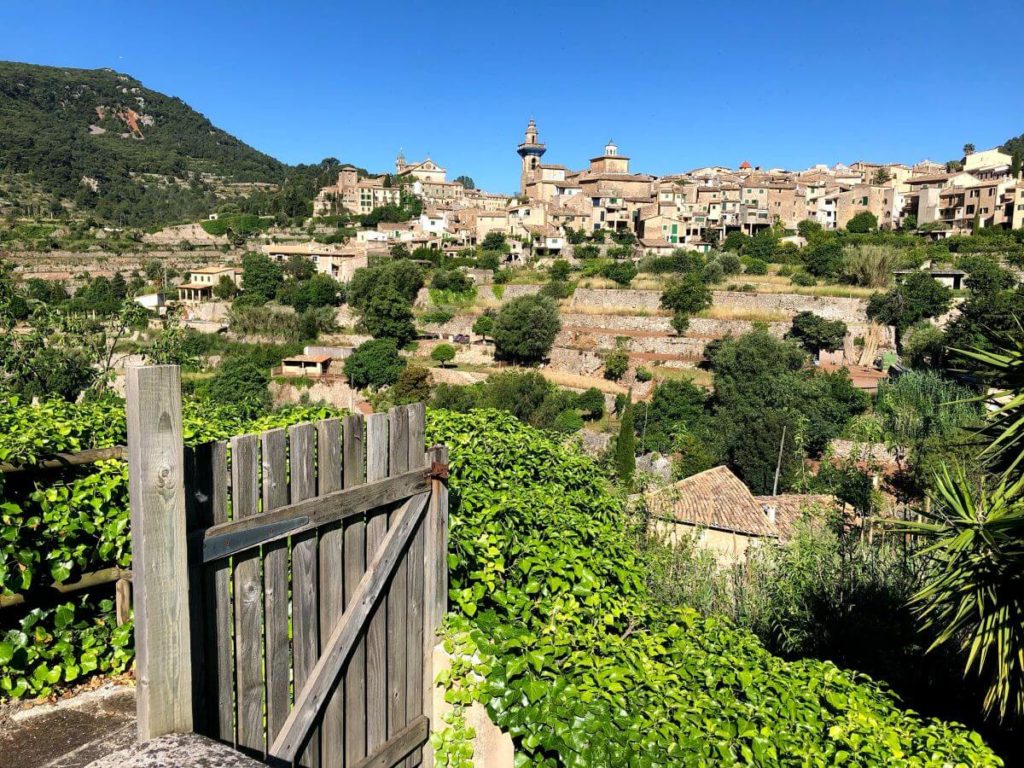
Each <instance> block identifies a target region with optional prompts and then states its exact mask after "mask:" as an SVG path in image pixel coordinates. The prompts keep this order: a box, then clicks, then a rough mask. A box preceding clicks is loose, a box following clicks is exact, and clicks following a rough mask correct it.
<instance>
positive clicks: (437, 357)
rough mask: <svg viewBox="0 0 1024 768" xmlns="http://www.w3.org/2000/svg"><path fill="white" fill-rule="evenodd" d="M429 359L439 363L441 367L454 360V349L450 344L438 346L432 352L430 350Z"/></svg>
mask: <svg viewBox="0 0 1024 768" xmlns="http://www.w3.org/2000/svg"><path fill="white" fill-rule="evenodd" d="M430 359H431V360H433V361H435V362H437V363H440V365H441V367H442V368H444V367H445V365H447V364H448V363H450V362H451V361H452V360H454V359H455V347H453V346H452V345H451V344H438V345H437V346H436V347H434V348H433V349H432V350H430Z"/></svg>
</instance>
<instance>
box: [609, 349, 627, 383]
mask: <svg viewBox="0 0 1024 768" xmlns="http://www.w3.org/2000/svg"><path fill="white" fill-rule="evenodd" d="M628 370H629V353H628V352H626V350H624V349H621V348H620V349H613V350H612V351H611V352H609V353H608V354H606V355H605V356H604V377H605V378H606V379H611V380H612V381H618V380H619V379H621V378H622V377H623V376H625V375H626V371H628Z"/></svg>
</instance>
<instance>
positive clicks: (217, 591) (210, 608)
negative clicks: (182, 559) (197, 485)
mask: <svg viewBox="0 0 1024 768" xmlns="http://www.w3.org/2000/svg"><path fill="white" fill-rule="evenodd" d="M210 448H211V450H210V476H211V479H212V484H211V486H210V490H211V493H210V521H211V522H212V523H213V524H214V525H216V524H218V523H223V522H224V521H226V520H227V519H228V464H227V449H228V446H227V443H226V442H223V441H220V442H216V443H213V444H212V445H211V447H210ZM230 565H231V563H230V562H229V561H228V560H219V561H217V562H215V563H210V564H208V565H206V566H205V567H206V583H205V586H206V601H205V602H206V612H207V620H206V668H207V674H206V684H207V691H206V701H207V705H208V706H209V707H210V709H211V711H210V716H209V717H208V718H207V722H206V726H207V735H208V736H210V738H213V739H217V740H219V741H222V742H224V743H226V744H232V745H233V744H234V743H235V723H234V721H235V718H234V714H235V691H234V689H235V684H234V683H235V679H234V678H235V668H234V661H233V654H232V650H233V649H232V644H231V624H232V622H233V621H234V618H233V615H232V610H231V568H230Z"/></svg>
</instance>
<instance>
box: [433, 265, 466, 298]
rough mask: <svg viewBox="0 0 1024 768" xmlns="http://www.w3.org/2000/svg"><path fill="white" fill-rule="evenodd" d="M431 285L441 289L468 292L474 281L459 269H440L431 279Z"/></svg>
mask: <svg viewBox="0 0 1024 768" xmlns="http://www.w3.org/2000/svg"><path fill="white" fill-rule="evenodd" d="M430 287H431V288H435V289H437V290H439V291H451V292H452V293H466V292H467V291H470V290H472V288H473V281H472V280H470V279H469V278H468V277H467V276H466V274H465V273H464V272H462V271H461V270H458V269H439V270H437V271H436V272H434V275H433V277H431V279H430Z"/></svg>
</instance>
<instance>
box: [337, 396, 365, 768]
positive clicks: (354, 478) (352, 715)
mask: <svg viewBox="0 0 1024 768" xmlns="http://www.w3.org/2000/svg"><path fill="white" fill-rule="evenodd" d="M363 448H364V439H363V417H362V416H361V415H359V414H352V415H349V416H346V417H345V487H346V488H352V487H355V486H357V485H361V484H363V483H365V482H366V472H365V460H364V451H363ZM344 525H345V528H344V530H345V578H344V581H345V608H346V610H347V609H348V606H349V605H350V604H351V601H352V598H353V596H354V595H355V591H356V587H357V586H358V585H359V580H360V579H362V577H363V572H364V571H365V570H366V520H365V518H364V517H363V516H357V517H351V518H349V519H348V520H346V521H345V524H344ZM365 637H366V635H365V633H362V634H361V635H360V638H359V639H358V640H357V641H356V646H355V648H354V649H353V650H352V654H351V656H350V657H349V660H348V665H347V666H346V668H345V671H344V673H343V677H342V684H341V685H340V686H339V688H340V689H341V690H342V692H343V693H344V696H345V715H346V717H345V761H344V762H345V765H352V764H353V763H356V762H358V761H359V760H362V759H363V758H364V757H366V642H365Z"/></svg>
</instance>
